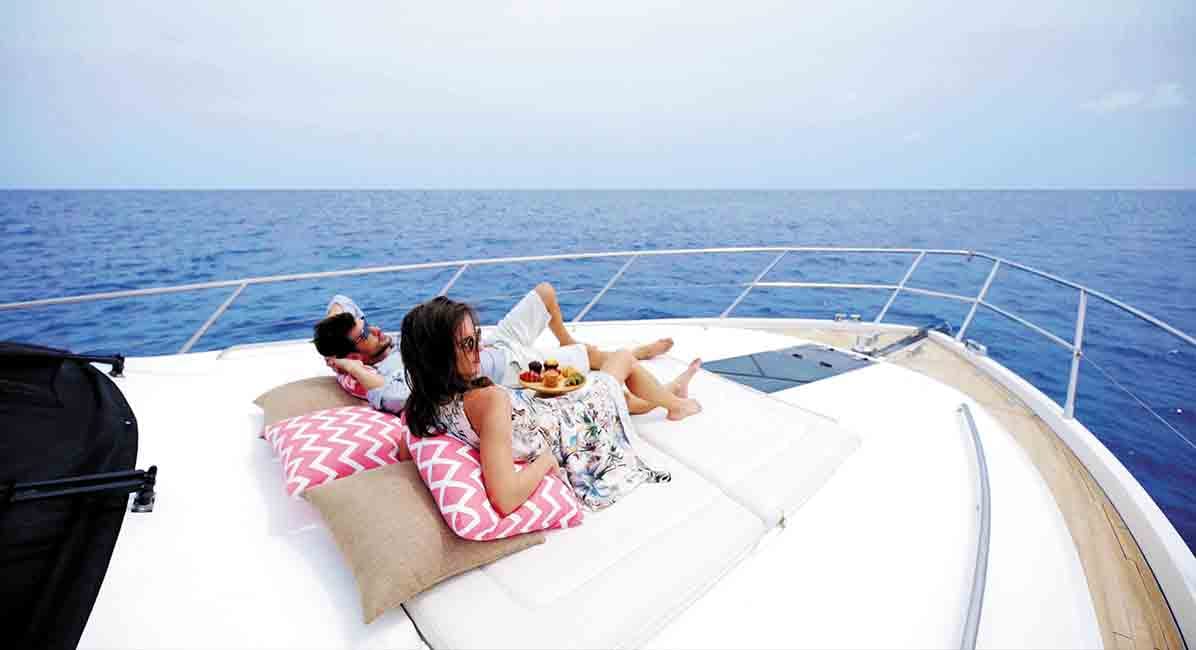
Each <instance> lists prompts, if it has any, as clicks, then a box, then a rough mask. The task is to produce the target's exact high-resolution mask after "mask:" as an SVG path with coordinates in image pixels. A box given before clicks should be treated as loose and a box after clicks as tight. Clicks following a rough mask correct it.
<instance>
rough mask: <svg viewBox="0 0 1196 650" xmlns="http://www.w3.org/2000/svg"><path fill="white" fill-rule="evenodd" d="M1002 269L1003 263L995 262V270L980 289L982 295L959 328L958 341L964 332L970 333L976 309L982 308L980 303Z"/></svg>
mask: <svg viewBox="0 0 1196 650" xmlns="http://www.w3.org/2000/svg"><path fill="white" fill-rule="evenodd" d="M999 268H1001V261H1000V260H997V261H995V262H993V270H991V271H989V272H988V279H987V280H985V281H984V286H983V287H981V288H980V293H979V294H978V295H977V296H976V300H975V301H973V302H972V308H971V309H970V310H968V317H967V318H965V319H963V326H962V327H960V328H959V333H958V334H956V335H955V340H956V341H962V340H963V334H964V332H966V331H968V325H971V324H972V318H973V317H975V316H976V308H977V307H979V306H980V301H982V300H984V294H986V293H988V288H989V287H990V286H992V283H993V278H995V277H997V269H999Z"/></svg>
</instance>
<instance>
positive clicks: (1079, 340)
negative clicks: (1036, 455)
mask: <svg viewBox="0 0 1196 650" xmlns="http://www.w3.org/2000/svg"><path fill="white" fill-rule="evenodd" d="M1087 311H1088V292H1086V291H1084V290H1083V289H1080V307H1079V309H1078V310H1077V312H1076V338H1075V341H1076V342H1075V343H1074V344H1072V351H1071V379H1070V380H1068V382H1067V404H1066V406H1064V407H1063V417H1065V418H1068V419H1071V418H1074V417H1075V413H1076V384H1077V383H1079V381H1080V357H1081V356H1082V354H1083V345H1084V314H1085V312H1087Z"/></svg>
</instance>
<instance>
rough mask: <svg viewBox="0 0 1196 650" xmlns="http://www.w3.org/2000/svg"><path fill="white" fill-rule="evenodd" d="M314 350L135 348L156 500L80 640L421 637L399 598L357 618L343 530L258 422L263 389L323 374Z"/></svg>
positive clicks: (136, 394) (356, 641) (407, 642)
mask: <svg viewBox="0 0 1196 650" xmlns="http://www.w3.org/2000/svg"><path fill="white" fill-rule="evenodd" d="M311 361H312V360H310V359H307V358H298V359H293V360H277V362H275V363H271V364H265V365H264V364H261V363H257V362H255V363H244V362H242V363H238V362H229V361H217V360H216V359H215V353H205V354H198V355H189V356H185V357H159V358H150V359H130V360H129V362H128V365H127V366H126V373H125V374H126V377H125V378H124V379H118V380H117V383H118V385H119V386H120V388H121V390H122V391H123V392H124V394H125V395H126V397H127V398H128V400H129V402H130V404H131V405H132V407H133V410H134V413H135V414H136V416H137V419H138V424H139V429H140V436H139V449H138V458H137V466H138V467H146V466H148V465H150V464H156V465H158V468H159V473H158V484H157V493H158V497H157V504H156V506H155V508H154V511H153V512H152V513H144V514H142V513H129V514H127V515H126V516H125V521H124V525H123V527H122V528H121V532H120V536H119V538H118V540H117V544H116V549H115V551H114V553H113V556H112V561H111V564H110V566H109V569H108V573H107V575H106V577H105V579H104V583H103V585H102V587H101V589H100V594H99V597H98V598H97V600H96V604H95V608H94V609H93V611H92V613H91V617H90V619H89V621H88V624H87V627H86V629H85V630H84V633H83V637H82V639H81V640H80V644H79V646H80V647H81V648H131V647H136V648H178V647H192V648H247V647H253V648H412V649H414V648H423V647H424V644H423V642H422V641H421V640H420V638H419V635H418V633H417V632H416V630H415V628H414V626H413V625H412V623H411V621H410V620H409V619H408V618H407V616H406V614H405V613H404V612H403V611H402V610H401V609H400V610H394V611H391V612H389V613H387V614H386V615H384V616H383V617H382V618H380V619H379V620H377V621H375V622H374V623H373V624H371V625H369V626H366V625H364V624H363V623H362V621H361V605H360V602H359V597H358V593H357V588H356V585H355V584H354V581H353V576H352V574H351V573H350V571H349V570H348V568H347V566H346V565H345V563H344V562H343V560H342V559H341V555H340V552H339V551H338V550H337V548H336V544H335V542H334V541H333V539H332V538H331V535H330V534H329V533H328V531H327V529H326V528H325V527H324V526H323V524H322V523H321V522H320V519H319V515H318V514H317V513H316V512H315V511H314V509H313V508H312V507H311V506H310V505H308V504H307V503H306V502H304V501H301V500H297V499H294V498H292V497H290V496H288V495H286V494H285V493H284V492H283V483H282V477H281V470H280V468H279V467H278V462H277V460H275V459H274V458H273V457H272V453H271V450H270V446H269V445H268V444H266V443H265V441H263V440H261V439H259V438H258V437H257V431H254V430H253V428H252V424H251V418H250V407H251V406H252V405H251V401H252V399H253V398H254V397H255V396H256V395H257V394H259V393H260V392H261V390H262V387H263V386H265V387H267V388H268V387H271V386H274V385H278V384H281V383H285V382H287V381H291V380H294V379H299V378H302V377H305V376H313V375H318V374H322V373H323V372H326V369H325V368H323V365H322V363H320V361H319V359H318V358H317V359H315V363H312V362H311Z"/></svg>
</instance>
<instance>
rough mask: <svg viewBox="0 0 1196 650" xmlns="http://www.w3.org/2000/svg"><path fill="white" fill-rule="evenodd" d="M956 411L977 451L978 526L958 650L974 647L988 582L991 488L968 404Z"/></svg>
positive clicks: (982, 450)
mask: <svg viewBox="0 0 1196 650" xmlns="http://www.w3.org/2000/svg"><path fill="white" fill-rule="evenodd" d="M959 414H960V416H961V417H962V419H963V424H964V427H965V428H966V431H965V432H964V436H965V437H966V438H968V439H969V440H971V442H972V447H973V451H974V452H975V453H976V483H977V486H976V487H977V490H976V491H977V495H976V496H977V497H978V498H977V501H979V503H977V504H976V510H977V513H976V514H977V517H978V519H979V520H980V521H979V524H980V526H979V530H978V531H977V535H976V562H975V564H973V570H972V584H971V589H970V590H969V597H968V611H967V613H966V615H965V617H964V622H963V633H962V634H960V640H959V647H960V650H975V648H976V637H977V636H978V635H979V633H980V613H981V610H982V609H983V608H984V588H985V585H986V584H987V582H988V551H989V545H990V544H991V542H990V539H991V537H992V514H991V512H992V488H991V487H990V485H989V479H988V460H987V459H986V458H985V456H984V443H982V442H981V441H980V432H979V431H977V430H976V421H975V420H973V419H972V411H971V410H969V409H968V405H967V404H960V405H959Z"/></svg>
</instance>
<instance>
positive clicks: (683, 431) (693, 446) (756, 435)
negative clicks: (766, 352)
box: [633, 357, 860, 527]
mask: <svg viewBox="0 0 1196 650" xmlns="http://www.w3.org/2000/svg"><path fill="white" fill-rule="evenodd" d="M645 366H647V367H648V369H649V370H650V371H651V372H652V373H653V374H654V375H656V376H657V377H658V378H659V379H661V381H665V380H667V379H669V378H672V377H675V376H676V375H677V374H678V373H680V372H681V371H682V370H684V368H685V364H683V363H681V362H680V361H678V360H676V359H672V358H668V357H662V358H659V359H654V360H652V361H649V362H645ZM689 394H690V396H691V397H693V398H695V399H697V400H698V401H699V402H701V404H702V412H701V413H700V414H698V415H696V416H693V417H691V418H688V419H686V420H685V421H684V422H683V424H684V426H683V427H678V426H677V425H676V424H675V423H673V422H670V421H668V420H666V419H665V412H664V410H663V409H656V410H655V411H652V412H650V413H648V414H646V415H642V416H636V417H635V418H633V419H634V421H635V426H636V431H637V432H638V433H639V435H640V436H642V437H643V438H644V439H645V440H647V441H648V442H650V443H651V444H652V445H654V446H656V447H658V448H660V449H662V450H664V451H665V452H667V453H668V454H669V455H670V456H672V457H673V458H676V459H677V460H679V461H680V462H682V463H684V464H685V465H686V466H688V467H689V468H690V469H692V470H694V471H695V472H697V473H698V474H700V475H701V476H703V477H704V478H706V479H707V480H708V481H710V482H711V483H713V484H714V485H716V486H718V487H719V488H720V489H722V490H723V491H724V492H726V493H727V495H728V496H730V497H731V498H732V499H734V500H736V501H738V502H740V503H741V504H743V505H744V507H746V508H748V509H749V510H751V511H752V512H755V513H756V514H757V515H758V516H759V517H760V518H761V519H762V520H763V521H764V523H765V524H766V525H768V526H770V527H771V526H774V525H776V524H778V523H780V522H781V521H782V520H783V519H784V516H785V515H786V514H792V513H793V512H794V511H795V510H797V509H798V508H800V507H801V506H802V504H804V503H805V502H806V501H807V500H808V499H809V498H810V497H812V496H813V495H814V494H815V493H816V492H817V491H818V489H819V488H820V487H822V485H823V484H825V483H826V481H827V480H829V479H830V477H831V475H832V474H833V473H834V471H835V469H836V468H838V467H839V465H841V464H842V463H843V461H844V460H846V459H847V458H848V457H849V456H850V455H851V454H852V453H853V452H854V451H855V450H856V449H858V448H859V445H860V437H859V435H857V434H855V433H853V432H852V431H849V430H847V429H845V428H843V427H841V426H839V425H837V424H836V423H835V422H834V421H833V420H831V419H829V418H827V417H825V416H823V415H820V414H817V413H814V412H812V411H809V410H805V409H803V408H800V407H797V406H793V405H791V404H787V403H785V402H783V401H781V400H779V399H777V398H775V397H772V396H769V395H766V394H764V393H761V392H759V391H756V390H754V389H752V388H748V387H746V386H743V385H741V384H738V383H735V382H733V381H731V380H729V379H726V378H724V377H720V376H719V375H716V374H714V373H710V372H705V371H701V372H699V373H698V374H697V375H695V376H694V379H693V381H692V382H691V383H690V386H689Z"/></svg>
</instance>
